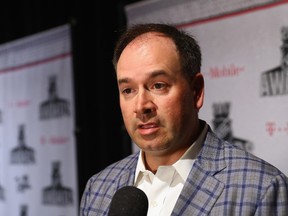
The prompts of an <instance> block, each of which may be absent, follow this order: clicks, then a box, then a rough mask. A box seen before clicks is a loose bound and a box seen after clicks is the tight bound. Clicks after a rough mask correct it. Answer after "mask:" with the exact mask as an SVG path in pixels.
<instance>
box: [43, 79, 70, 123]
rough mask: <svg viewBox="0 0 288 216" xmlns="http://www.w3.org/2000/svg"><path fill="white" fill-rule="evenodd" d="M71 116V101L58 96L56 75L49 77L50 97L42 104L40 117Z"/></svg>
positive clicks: (45, 118) (44, 118)
mask: <svg viewBox="0 0 288 216" xmlns="http://www.w3.org/2000/svg"><path fill="white" fill-rule="evenodd" d="M63 116H70V109H69V102H68V101H67V100H65V99H62V98H60V97H59V96H58V90H57V79H56V76H55V75H53V76H50V77H49V85H48V99H47V100H46V101H44V102H42V103H41V104H40V119H41V120H48V119H53V118H60V117H63Z"/></svg>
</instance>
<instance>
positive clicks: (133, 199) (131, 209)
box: [108, 186, 148, 216]
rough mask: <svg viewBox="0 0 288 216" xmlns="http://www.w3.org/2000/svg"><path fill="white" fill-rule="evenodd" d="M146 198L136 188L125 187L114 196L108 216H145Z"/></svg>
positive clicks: (146, 208)
mask: <svg viewBox="0 0 288 216" xmlns="http://www.w3.org/2000/svg"><path fill="white" fill-rule="evenodd" d="M147 211H148V198H147V196H146V194H145V193H144V192H143V191H142V190H140V189H139V188H137V187H134V186H125V187H122V188H120V189H119V190H118V191H116V193H115V194H114V196H113V198H112V201H111V205H110V209H109V212H108V216H146V215H147Z"/></svg>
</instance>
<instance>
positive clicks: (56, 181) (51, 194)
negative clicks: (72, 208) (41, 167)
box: [43, 161, 73, 206]
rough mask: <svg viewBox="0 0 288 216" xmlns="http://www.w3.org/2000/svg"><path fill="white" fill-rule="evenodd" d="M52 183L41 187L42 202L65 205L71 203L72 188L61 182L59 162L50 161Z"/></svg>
mask: <svg viewBox="0 0 288 216" xmlns="http://www.w3.org/2000/svg"><path fill="white" fill-rule="evenodd" d="M51 177H52V184H51V185H50V186H48V187H46V188H44V189H43V204H48V205H60V206H65V205H69V204H72V203H73V195H72V190H71V189H70V188H67V187H64V186H63V185H62V183H61V174H60V162H59V161H56V162H53V163H52V176H51Z"/></svg>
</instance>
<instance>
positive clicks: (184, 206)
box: [172, 130, 226, 216]
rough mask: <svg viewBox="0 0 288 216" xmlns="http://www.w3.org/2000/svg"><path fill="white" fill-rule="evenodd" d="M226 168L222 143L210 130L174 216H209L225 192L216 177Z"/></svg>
mask: <svg viewBox="0 0 288 216" xmlns="http://www.w3.org/2000/svg"><path fill="white" fill-rule="evenodd" d="M225 167H226V164H225V160H224V149H223V145H222V142H221V141H220V140H219V139H218V138H216V137H215V136H214V134H213V133H211V131H210V130H209V131H208V133H207V137H206V140H205V142H204V145H203V147H202V150H201V152H200V153H199V155H198V157H197V159H196V161H195V163H194V165H193V167H192V169H191V171H190V174H189V176H188V178H187V181H186V183H185V185H184V187H183V190H182V192H181V194H180V196H179V198H178V200H177V202H176V205H175V207H174V209H173V212H172V215H173V216H174V215H175V216H176V215H201V216H202V215H208V214H209V212H210V211H211V209H212V207H213V206H214V204H215V202H216V201H217V199H218V197H219V196H220V195H221V193H222V192H223V190H224V184H223V183H222V182H220V181H219V180H218V179H216V178H215V177H214V175H215V174H216V173H218V172H220V171H221V170H223V169H224V168H225Z"/></svg>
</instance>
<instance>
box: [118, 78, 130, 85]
mask: <svg viewBox="0 0 288 216" xmlns="http://www.w3.org/2000/svg"><path fill="white" fill-rule="evenodd" d="M130 80H131V79H129V78H122V79H119V80H118V84H121V83H128V82H129V81H130Z"/></svg>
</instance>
